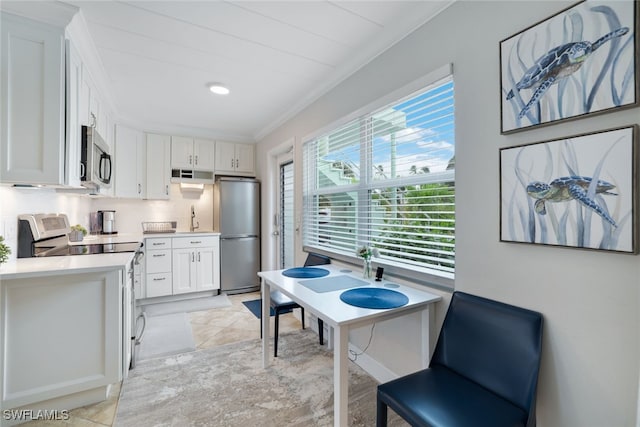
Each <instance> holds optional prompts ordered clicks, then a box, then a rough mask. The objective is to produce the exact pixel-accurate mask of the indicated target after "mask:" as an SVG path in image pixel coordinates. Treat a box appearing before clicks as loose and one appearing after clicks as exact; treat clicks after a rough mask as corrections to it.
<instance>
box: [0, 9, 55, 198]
mask: <svg viewBox="0 0 640 427" xmlns="http://www.w3.org/2000/svg"><path fill="white" fill-rule="evenodd" d="M0 27H1V28H0V34H1V38H2V45H1V47H0V51H1V52H0V55H1V63H2V68H1V70H0V76H1V77H0V79H1V87H0V92H1V97H2V104H1V106H0V110H2V113H1V120H0V121H1V123H0V128H1V140H0V145H1V150H0V159H1V160H0V161H1V166H0V181H1V182H4V183H22V184H49V185H63V184H64V180H65V176H64V164H65V88H64V82H65V79H64V76H65V75H64V72H65V44H64V29H62V28H57V27H54V26H51V25H47V24H44V23H39V22H36V21H32V20H29V19H25V18H22V17H18V16H15V15H12V14H8V13H4V12H3V13H2V17H1V25H0Z"/></svg>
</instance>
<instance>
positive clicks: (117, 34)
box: [65, 0, 451, 141]
mask: <svg viewBox="0 0 640 427" xmlns="http://www.w3.org/2000/svg"><path fill="white" fill-rule="evenodd" d="M65 2H66V3H70V4H72V5H73V6H76V7H78V8H80V10H81V12H82V14H83V15H84V18H85V21H86V22H87V26H88V29H89V32H90V34H91V36H92V38H93V42H94V44H95V46H96V48H97V53H98V56H99V58H100V61H101V62H102V65H103V67H104V71H105V75H106V80H107V83H108V86H109V89H110V90H111V96H112V99H113V101H114V104H115V105H114V107H115V108H116V110H117V111H118V116H120V117H126V118H127V120H128V121H130V122H132V123H138V124H139V125H141V126H145V127H146V128H156V130H161V129H162V128H182V129H185V130H186V129H191V130H198V131H199V132H200V133H202V132H204V133H207V134H210V135H212V136H215V137H220V138H222V137H227V138H230V139H244V140H248V141H255V140H259V139H261V138H262V137H263V136H265V135H266V134H268V132H270V131H272V130H274V129H275V128H276V127H277V126H279V125H281V124H282V123H284V121H286V120H287V119H289V118H291V117H293V115H295V114H296V113H297V112H299V111H300V110H302V109H303V108H304V107H305V106H307V105H309V104H310V103H311V102H313V101H314V100H315V99H317V98H318V97H319V96H321V95H322V94H324V93H325V92H326V91H328V90H330V89H331V88H332V87H334V86H335V85H337V84H338V83H339V82H341V81H342V80H344V79H345V78H346V77H348V76H349V75H351V74H353V73H354V72H355V71H356V70H358V69H359V68H360V67H362V66H363V65H364V64H366V63H368V62H369V61H371V60H372V59H373V58H375V57H376V56H377V55H378V54H380V53H381V52H383V51H384V50H386V49H387V48H389V47H390V46H391V45H393V44H394V43H395V42H397V41H399V40H400V39H402V38H403V37H404V36H406V35H407V34H409V33H410V32H411V31H413V30H414V29H416V28H417V27H418V26H420V25H422V24H423V23H424V22H426V21H427V20H429V19H430V18H431V17H433V16H434V15H435V14H437V13H439V12H440V11H441V10H443V9H444V8H445V7H446V6H448V5H449V4H450V3H451V0H447V1H435V0H432V1H427V0H423V1H381V0H376V1H293V0H289V1H264V0H261V1H197V2H193V1H166V0H163V1H65ZM211 82H222V83H224V84H225V85H226V86H227V87H228V88H229V89H230V91H231V93H230V94H229V95H226V96H220V95H213V94H212V93H211V92H210V91H209V90H208V88H207V84H208V83H211Z"/></svg>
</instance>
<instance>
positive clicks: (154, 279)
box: [153, 277, 167, 282]
mask: <svg viewBox="0 0 640 427" xmlns="http://www.w3.org/2000/svg"><path fill="white" fill-rule="evenodd" d="M163 280H167V278H166V277H161V278H159V279H158V278H157V277H154V278H153V281H154V282H161V281H163Z"/></svg>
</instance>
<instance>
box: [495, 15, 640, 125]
mask: <svg viewBox="0 0 640 427" xmlns="http://www.w3.org/2000/svg"><path fill="white" fill-rule="evenodd" d="M628 32H629V28H628V27H621V28H618V29H617V30H614V31H611V32H610V33H607V34H605V35H604V36H602V37H600V38H599V39H598V40H596V41H595V42H593V43H591V42H589V41H580V42H572V43H566V44H563V45H561V46H557V47H554V48H553V49H551V50H550V51H548V52H547V53H545V54H544V55H542V56H541V57H540V58H539V59H538V60H537V61H536V62H535V64H533V66H532V67H531V68H529V69H528V70H527V71H526V72H525V73H524V75H523V76H522V78H521V79H520V81H519V82H518V83H516V87H515V89H516V90H517V91H520V90H522V89H529V88H535V91H534V92H533V95H532V96H531V99H530V100H529V102H527V104H526V105H525V106H524V108H522V110H521V111H520V113H519V114H518V118H519V119H521V118H523V117H524V116H525V115H526V114H527V112H528V111H529V110H530V109H531V107H532V106H533V105H535V104H536V103H537V102H538V101H540V98H542V95H544V94H545V93H546V92H547V90H549V88H550V87H551V86H552V85H554V84H555V83H558V82H559V81H560V80H561V79H562V78H565V77H567V76H570V75H571V74H573V73H575V72H576V71H578V70H579V69H580V67H582V64H584V61H585V60H586V59H587V58H588V57H589V55H591V54H592V53H593V52H595V51H596V50H597V49H598V48H599V47H600V46H602V45H603V44H604V43H606V42H608V41H609V40H612V39H614V38H616V37H621V36H623V35H625V34H627V33H628ZM514 95H515V93H514V92H513V89H512V90H510V91H509V93H508V94H507V100H509V99H511V98H513V97H514Z"/></svg>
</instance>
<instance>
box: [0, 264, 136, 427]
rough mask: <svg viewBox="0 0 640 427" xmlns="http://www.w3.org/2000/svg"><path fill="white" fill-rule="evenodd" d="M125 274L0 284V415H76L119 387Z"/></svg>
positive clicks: (78, 275) (52, 277)
mask: <svg viewBox="0 0 640 427" xmlns="http://www.w3.org/2000/svg"><path fill="white" fill-rule="evenodd" d="M94 270H97V271H95V272H94ZM123 275H124V270H122V269H109V270H102V271H101V270H100V269H91V270H90V271H89V272H84V273H78V272H76V271H74V270H71V271H69V272H68V273H67V272H66V271H64V272H62V274H59V275H58V274H53V275H47V276H38V275H36V276H33V277H27V278H16V279H3V280H2V281H0V300H1V301H2V307H3V311H2V316H0V336H2V337H3V339H2V340H0V355H1V356H0V362H1V363H0V378H2V383H0V391H1V393H0V408H3V409H7V410H8V409H12V408H21V409H33V410H38V409H44V408H47V409H51V408H52V407H53V408H76V407H78V406H83V405H86V404H89V403H95V402H98V401H101V400H105V399H106V398H107V392H108V389H109V385H110V384H113V383H115V382H118V381H120V380H122V370H123V366H122V364H123V352H122V350H123V348H122V343H123V341H122V340H123V336H122V331H123V321H126V318H124V317H123V308H124V309H126V307H125V306H124V305H123V303H124V301H123V298H126V292H123V291H124V284H125V278H124V277H123ZM6 419H7V418H5V420H6ZM0 424H1V425H5V424H4V423H3V422H2V421H0Z"/></svg>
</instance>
